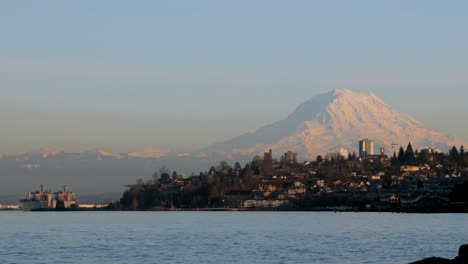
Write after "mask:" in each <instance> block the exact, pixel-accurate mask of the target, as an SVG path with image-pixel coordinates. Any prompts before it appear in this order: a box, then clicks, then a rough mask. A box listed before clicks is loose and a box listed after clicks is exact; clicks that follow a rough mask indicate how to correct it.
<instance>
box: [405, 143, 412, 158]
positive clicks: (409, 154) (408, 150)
mask: <svg viewBox="0 0 468 264" xmlns="http://www.w3.org/2000/svg"><path fill="white" fill-rule="evenodd" d="M405 161H406V162H407V163H412V162H413V161H414V151H413V146H412V145H411V142H410V143H408V146H407V147H406V151H405Z"/></svg>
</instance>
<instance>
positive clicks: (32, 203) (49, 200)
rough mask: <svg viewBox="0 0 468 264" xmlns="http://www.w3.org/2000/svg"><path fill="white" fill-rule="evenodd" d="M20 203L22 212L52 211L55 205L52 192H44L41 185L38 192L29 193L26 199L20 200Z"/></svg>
mask: <svg viewBox="0 0 468 264" xmlns="http://www.w3.org/2000/svg"><path fill="white" fill-rule="evenodd" d="M20 202H21V207H22V208H23V210H24V211H31V210H37V209H53V208H55V206H56V204H57V201H56V200H55V198H54V196H53V194H52V192H50V191H49V190H45V189H44V185H41V188H40V190H37V191H35V192H29V193H28V194H27V197H26V199H23V200H20Z"/></svg>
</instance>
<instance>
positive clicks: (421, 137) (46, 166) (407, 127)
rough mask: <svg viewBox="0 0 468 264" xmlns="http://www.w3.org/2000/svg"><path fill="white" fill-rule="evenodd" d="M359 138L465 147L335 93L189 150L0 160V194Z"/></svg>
mask: <svg viewBox="0 0 468 264" xmlns="http://www.w3.org/2000/svg"><path fill="white" fill-rule="evenodd" d="M363 138H369V139H371V140H373V141H374V142H375V149H376V151H377V150H378V149H379V148H380V147H383V148H385V149H386V151H387V153H389V154H392V153H393V149H392V143H393V144H396V146H397V147H399V146H400V145H401V146H406V145H407V144H408V142H411V143H412V144H413V147H414V148H418V149H421V148H426V147H436V148H440V149H442V150H444V151H447V150H448V149H449V148H450V147H452V146H454V145H455V146H460V145H462V144H464V143H465V142H463V141H462V140H459V139H455V138H453V137H450V136H447V135H445V134H443V133H440V132H436V131H433V130H431V129H430V128H428V127H427V126H425V125H424V124H422V123H421V122H419V121H417V120H416V119H414V118H412V117H410V116H408V115H406V114H403V113H399V112H397V111H394V110H393V109H392V108H390V107H389V106H388V105H387V104H385V103H384V102H383V101H382V100H381V99H380V98H378V97H377V96H375V95H374V94H372V93H364V92H355V91H350V90H334V91H331V92H329V93H325V94H320V95H317V96H315V97H313V98H311V99H310V100H308V101H306V102H305V103H303V104H301V105H300V106H299V107H298V108H297V109H296V110H295V111H294V112H293V113H292V114H290V115H289V116H288V117H287V118H286V119H284V120H280V121H278V122H275V123H273V124H270V125H266V126H264V127H261V128H259V129H258V130H256V131H255V132H252V133H246V134H243V135H241V136H239V137H236V138H233V139H231V140H228V141H225V142H220V143H215V144H212V145H210V146H208V147H206V148H204V149H202V150H200V151H197V152H193V153H174V152H169V151H165V150H157V149H146V150H139V151H132V152H129V153H117V154H115V153H110V152H108V151H104V150H99V149H95V150H90V151H85V152H76V153H70V152H64V151H57V150H53V149H41V150H38V151H32V152H28V153H24V154H20V155H7V154H4V155H0V183H1V184H0V195H10V194H18V193H26V192H28V191H31V190H32V189H33V188H37V186H39V185H40V184H46V185H49V186H50V187H51V188H58V187H60V186H61V185H64V184H66V185H68V186H70V188H71V189H73V190H74V191H76V192H77V193H78V194H80V193H81V194H100V193H112V192H118V191H123V190H124V188H125V187H124V185H126V184H133V183H134V182H135V180H136V179H137V178H143V179H150V178H151V175H152V173H153V172H154V171H156V170H157V169H158V168H160V167H162V166H166V167H168V168H169V169H172V170H176V171H177V172H179V174H182V173H185V174H186V175H188V174H190V173H191V172H195V173H197V174H198V173H199V172H200V171H206V170H208V169H209V167H210V166H212V165H216V164H218V163H219V161H221V160H226V161H228V162H234V161H240V162H241V163H245V162H246V161H249V160H251V159H252V158H253V157H254V156H255V155H262V153H263V152H265V151H268V150H269V149H272V150H273V153H274V156H275V157H279V155H281V154H282V153H284V152H287V151H288V150H292V151H294V152H297V153H298V156H299V157H298V159H299V160H311V159H315V157H316V156H317V155H319V154H321V155H323V154H326V153H330V152H337V150H338V149H340V148H344V149H347V150H348V151H350V152H353V151H355V152H357V150H358V142H359V140H361V139H363ZM464 145H465V146H468V144H464ZM0 202H1V201H0Z"/></svg>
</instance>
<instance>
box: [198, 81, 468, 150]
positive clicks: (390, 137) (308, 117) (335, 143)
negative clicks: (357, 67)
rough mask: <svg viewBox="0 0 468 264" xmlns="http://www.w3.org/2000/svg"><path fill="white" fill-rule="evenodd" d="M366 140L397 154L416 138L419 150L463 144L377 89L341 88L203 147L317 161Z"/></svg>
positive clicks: (413, 142) (416, 145)
mask: <svg viewBox="0 0 468 264" xmlns="http://www.w3.org/2000/svg"><path fill="white" fill-rule="evenodd" d="M363 138H369V139H371V140H373V141H374V142H375V146H376V152H378V151H377V150H378V149H379V148H380V147H383V148H385V149H386V152H387V153H389V154H392V153H393V149H392V143H393V144H396V145H397V146H400V145H401V146H406V145H407V144H408V142H411V143H412V144H413V146H414V147H416V148H419V149H421V148H426V147H436V148H441V149H443V150H447V149H448V148H449V147H451V146H453V145H457V146H459V145H460V144H462V142H461V141H460V140H456V139H454V138H453V137H450V136H447V135H444V134H443V133H440V132H436V131H433V130H431V129H430V128H428V127H426V126H425V125H424V124H422V123H421V122H419V121H417V120H416V119H414V118H412V117H410V116H409V115H406V114H403V113H399V112H397V111H394V110H393V109H392V108H391V107H390V106H388V105H387V104H385V102H384V101H383V100H381V99H380V98H378V97H377V96H375V95H374V94H372V93H369V92H357V91H351V90H344V89H337V90H334V91H331V92H328V93H325V94H320V95H317V96H315V97H313V98H311V99H310V100H308V101H306V102H304V103H303V104H301V105H300V106H299V107H298V108H297V109H296V110H295V111H294V112H293V113H292V114H290V115H289V116H288V117H287V118H286V119H284V120H281V121H278V122H275V123H273V124H270V125H266V126H264V127H261V128H260V129H258V130H257V131H255V132H253V133H246V134H243V135H241V136H239V137H236V138H233V139H231V140H228V141H226V142H221V143H216V144H213V145H211V146H208V147H207V148H205V149H204V150H203V151H204V152H205V153H209V154H215V155H222V156H226V157H227V158H234V157H239V156H251V157H252V156H254V155H258V154H261V153H263V152H264V151H266V150H268V149H273V151H274V152H276V153H280V154H281V153H284V152H286V151H288V150H292V151H295V152H297V153H298V154H299V156H300V158H301V159H302V158H303V159H312V158H315V157H316V155H319V154H320V155H323V154H326V153H331V152H337V150H338V149H341V148H344V149H346V150H348V151H350V152H357V148H358V142H359V140H361V139H363ZM394 146H395V145H394ZM395 151H398V149H396V148H395Z"/></svg>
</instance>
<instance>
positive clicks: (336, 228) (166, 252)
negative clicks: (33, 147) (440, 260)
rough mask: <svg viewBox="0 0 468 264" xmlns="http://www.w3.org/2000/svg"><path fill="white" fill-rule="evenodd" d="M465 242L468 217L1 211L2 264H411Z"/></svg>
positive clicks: (452, 251) (450, 255)
mask: <svg viewBox="0 0 468 264" xmlns="http://www.w3.org/2000/svg"><path fill="white" fill-rule="evenodd" d="M466 243H468V215H466V214H392V213H331V212H0V262H1V263H408V262H411V261H415V260H419V259H422V258H425V257H430V256H439V257H447V258H453V257H455V256H456V255H457V252H458V247H459V246H460V245H461V244H466Z"/></svg>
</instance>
